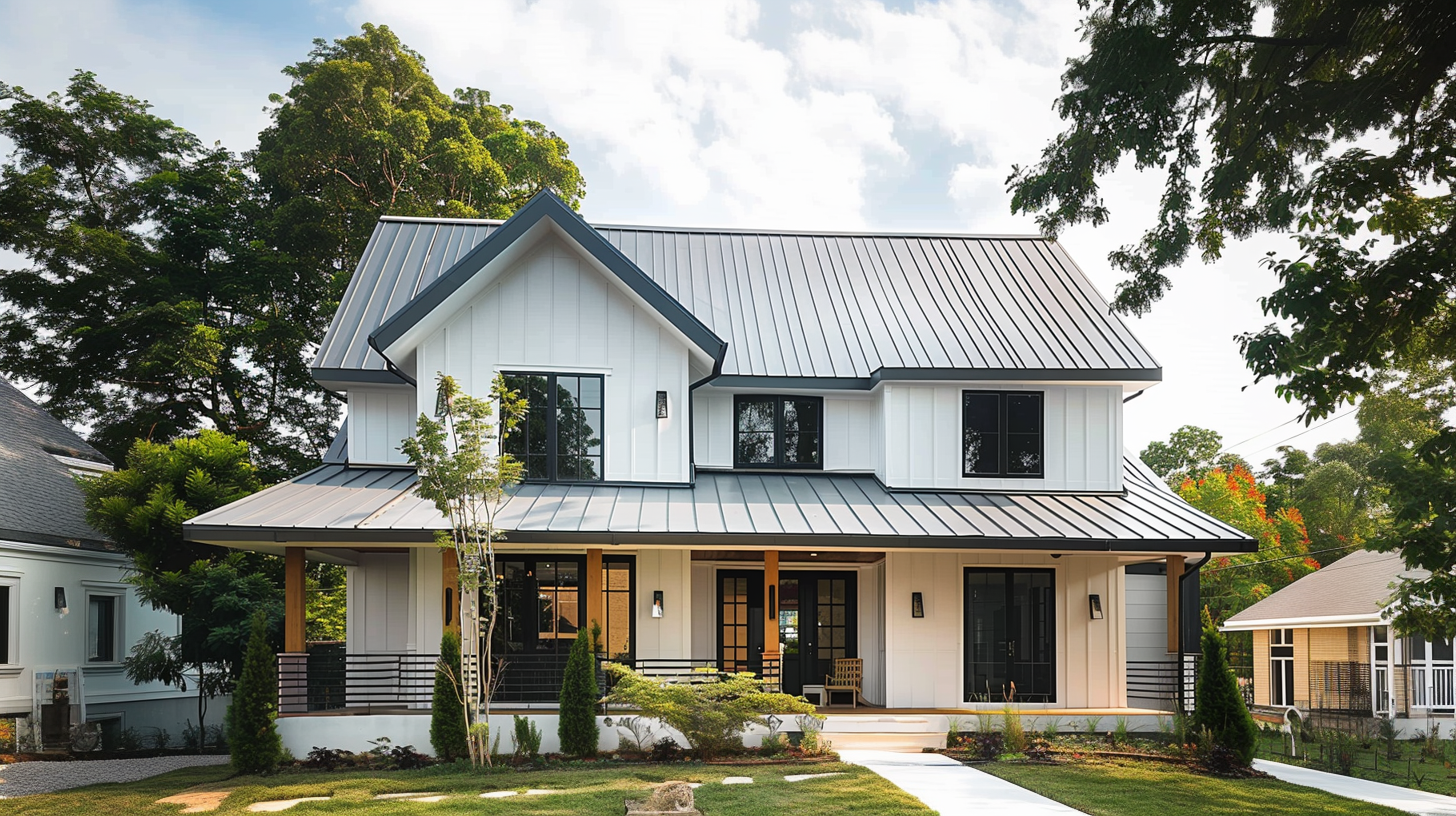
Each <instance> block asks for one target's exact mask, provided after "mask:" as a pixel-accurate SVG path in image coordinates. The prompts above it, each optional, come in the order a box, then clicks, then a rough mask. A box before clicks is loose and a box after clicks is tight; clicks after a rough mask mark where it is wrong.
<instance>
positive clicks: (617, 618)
mask: <svg viewBox="0 0 1456 816" xmlns="http://www.w3.org/2000/svg"><path fill="white" fill-rule="evenodd" d="M634 561H635V559H633V558H632V557H631V556H617V557H608V558H604V559H602V616H603V617H604V618H606V620H603V621H601V624H602V652H603V654H604V656H606V657H609V658H612V659H613V660H630V659H631V655H632V610H633V609H635V608H636V605H635V604H633V603H632V586H633V584H634V583H635V582H634V581H633V580H632V572H633V566H634ZM588 623H590V622H588Z"/></svg>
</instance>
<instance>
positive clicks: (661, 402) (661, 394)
mask: <svg viewBox="0 0 1456 816" xmlns="http://www.w3.org/2000/svg"><path fill="white" fill-rule="evenodd" d="M657 418H658V419H667V392H666V391H658V392H657Z"/></svg>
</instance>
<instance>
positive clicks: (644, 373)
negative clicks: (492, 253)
mask: <svg viewBox="0 0 1456 816" xmlns="http://www.w3.org/2000/svg"><path fill="white" fill-rule="evenodd" d="M416 371H417V373H418V375H417V379H418V380H419V381H420V383H422V384H424V383H433V382H434V380H435V377H436V375H437V373H439V372H445V373H448V374H450V375H452V376H454V377H455V378H456V379H457V380H458V381H459V382H460V384H461V387H462V388H464V390H465V391H466V392H467V393H470V394H475V395H477V396H479V395H483V394H485V393H488V392H489V390H490V383H491V380H492V379H493V378H494V376H495V373H496V372H498V371H556V372H563V373H564V372H585V373H601V374H605V375H606V377H605V382H604V387H605V397H604V399H605V404H604V410H603V423H604V425H605V428H604V429H603V435H602V438H603V448H604V457H605V465H604V469H605V474H604V475H605V478H606V479H607V480H608V481H641V482H686V481H687V480H688V469H687V465H688V412H687V402H686V399H687V393H688V349H687V347H686V346H685V345H683V344H682V343H681V342H679V341H678V340H677V337H676V335H675V334H674V333H673V331H672V330H671V329H670V328H668V327H667V325H666V324H665V323H663V322H662V319H661V317H660V316H659V315H658V314H657V313H655V312H653V311H651V310H649V309H643V308H639V307H638V306H636V305H635V304H634V303H633V302H632V300H630V299H629V298H628V297H627V295H625V294H624V293H623V292H622V291H621V290H620V289H619V288H618V285H617V284H615V283H613V282H611V281H609V280H608V279H607V278H605V277H603V276H602V275H601V274H599V273H598V272H596V271H595V270H594V269H593V268H592V267H591V266H590V265H589V264H588V263H587V262H586V261H584V260H583V259H582V258H581V257H580V256H579V255H578V254H577V253H576V252H575V251H574V250H572V249H570V248H568V247H567V246H566V245H565V244H563V243H561V242H560V241H557V240H555V239H548V240H546V241H544V242H542V245H541V246H540V247H538V248H536V249H534V250H533V251H532V252H531V253H530V254H529V255H527V256H526V257H525V258H523V259H522V260H521V261H520V262H519V263H517V264H516V265H515V266H514V267H512V268H511V269H510V270H508V271H506V272H505V273H503V274H502V275H501V277H500V279H499V280H498V281H496V282H495V283H493V284H492V285H491V286H490V287H489V288H488V289H486V290H485V292H483V293H482V294H481V295H480V296H478V297H476V298H475V299H474V300H472V301H471V302H470V304H469V305H467V306H466V307H465V308H463V309H461V310H460V311H459V313H457V314H455V315H454V316H453V317H452V319H451V320H450V321H449V322H448V323H447V324H446V325H445V326H444V327H443V328H442V329H440V330H439V331H436V332H434V333H433V334H431V335H430V336H429V337H428V338H426V339H425V341H424V342H423V343H422V344H421V346H420V348H419V350H418V353H417V365H416ZM658 391H666V392H667V393H668V418H667V419H657V418H656V397H657V392H658ZM434 400H435V391H434V388H433V386H431V387H421V388H420V389H419V395H418V408H417V410H418V411H423V412H433V410H434Z"/></svg>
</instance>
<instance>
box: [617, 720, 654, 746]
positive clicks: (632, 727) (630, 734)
mask: <svg viewBox="0 0 1456 816" xmlns="http://www.w3.org/2000/svg"><path fill="white" fill-rule="evenodd" d="M623 729H625V730H623ZM656 730H657V729H656V728H654V727H653V725H652V720H650V719H648V718H646V717H618V718H617V735H618V737H617V745H618V746H619V747H618V749H617V750H618V751H620V752H625V753H629V754H645V753H647V752H648V751H650V750H652V742H653V740H652V735H653V733H654V732H655V731H656Z"/></svg>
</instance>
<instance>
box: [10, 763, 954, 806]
mask: <svg viewBox="0 0 1456 816" xmlns="http://www.w3.org/2000/svg"><path fill="white" fill-rule="evenodd" d="M835 771H838V772H841V773H843V774H845V775H844V776H834V777H829V778H826V779H810V780H806V781H804V782H794V783H789V782H785V781H784V775H785V774H795V773H830V772H835ZM728 776H749V777H752V778H753V781H754V784H752V785H714V784H711V783H713V782H719V781H721V780H722V779H723V778H724V777H728ZM669 780H683V781H687V782H704V783H709V784H704V785H703V787H701V788H698V790H697V792H696V793H697V803H698V806H699V808H700V809H701V810H703V812H705V813H712V814H713V815H714V816H728V814H738V815H739V816H769V815H770V814H780V813H796V814H817V813H836V814H838V813H850V814H927V813H930V812H931V811H929V810H928V809H927V808H925V806H923V805H922V804H921V803H920V802H919V800H917V799H915V798H914V797H912V796H910V795H909V794H907V793H905V792H904V791H901V790H900V789H899V788H897V787H895V786H894V785H892V784H890V783H889V782H887V781H885V780H884V779H882V778H880V777H879V776H877V775H876V774H874V773H873V772H871V771H868V770H865V769H864V768H859V767H856V766H853V765H841V764H838V763H824V764H814V765H699V764H673V765H612V766H607V767H603V766H600V765H596V766H587V767H583V768H567V769H551V770H542V771H513V770H504V769H502V770H495V771H484V772H473V771H471V770H469V769H468V768H463V767H458V766H446V767H436V768H427V769H424V770H419V771H392V772H378V771H374V772H368V771H356V772H322V771H298V772H288V773H281V774H278V775H277V776H270V777H256V776H244V777H232V776H230V772H229V771H228V770H227V768H226V766H223V767H209V768H188V769H186V770H181V771H175V772H173V773H169V774H164V775H162V776H157V777H153V778H151V779H144V780H142V781H140V782H131V783H127V784H124V785H98V786H93V787H89V788H77V789H75V790H70V791H63V792H61V793H53V794H43V795H37V796H25V797H20V798H18V799H11V800H7V801H6V802H5V808H4V810H5V813H6V814H7V816H12V815H14V816H21V815H22V814H23V815H24V816H74V814H79V813H113V814H123V813H124V814H128V816H130V814H169V815H170V814H175V813H178V812H179V811H180V810H181V807H180V806H179V805H159V804H156V800H158V799H161V798H163V797H166V796H171V795H173V794H177V793H182V792H184V791H187V790H189V789H196V790H230V791H232V793H231V794H230V795H229V796H228V797H227V799H225V800H223V803H222V805H221V806H220V807H219V808H218V809H217V810H216V811H213V812H214V813H216V814H218V816H226V814H238V813H247V806H248V805H249V804H251V803H253V802H264V801H270V800H276V799H294V798H299V797H304V796H332V797H333V799H332V801H329V802H304V803H302V804H299V805H296V806H295V807H294V808H292V809H291V810H288V811H285V812H286V813H287V814H288V816H310V814H323V813H329V814H344V813H350V814H352V813H367V814H375V815H376V816H453V814H467V813H468V814H472V816H474V815H475V814H511V815H512V816H514V815H515V814H575V813H621V812H622V803H623V801H624V800H626V799H629V798H631V799H640V798H643V797H644V796H646V794H647V792H648V791H649V790H650V789H651V787H652V785H654V784H656V783H658V782H666V781H669ZM528 788H547V789H553V790H561V791H564V792H563V793H560V794H552V795H549V796H513V797H510V798H508V799H481V798H480V796H479V794H481V793H484V792H486V791H491V790H515V791H519V792H522V793H524V792H525V791H526V790H527V789H528ZM415 791H418V792H424V791H431V792H442V793H449V794H455V795H452V796H451V797H450V798H448V799H445V800H444V801H442V802H438V803H428V804H426V803H418V802H401V801H397V800H396V801H376V800H374V799H373V798H372V797H373V796H374V794H377V793H404V792H415Z"/></svg>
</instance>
